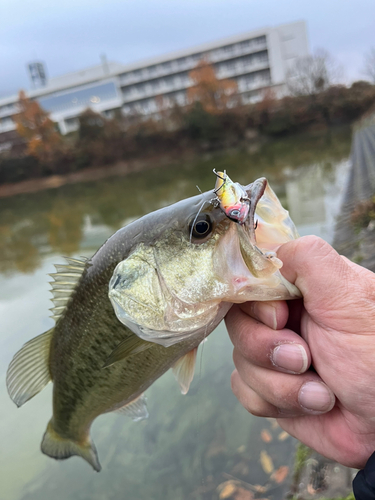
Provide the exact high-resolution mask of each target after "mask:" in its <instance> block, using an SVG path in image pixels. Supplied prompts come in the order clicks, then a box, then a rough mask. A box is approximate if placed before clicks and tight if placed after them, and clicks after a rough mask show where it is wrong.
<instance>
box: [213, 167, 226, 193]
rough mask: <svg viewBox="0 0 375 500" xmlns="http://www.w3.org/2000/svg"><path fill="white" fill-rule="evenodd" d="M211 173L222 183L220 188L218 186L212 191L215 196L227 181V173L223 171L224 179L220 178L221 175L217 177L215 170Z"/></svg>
mask: <svg viewBox="0 0 375 500" xmlns="http://www.w3.org/2000/svg"><path fill="white" fill-rule="evenodd" d="M212 171H213V173H214V174H215V175H216V177H218V178H219V179H221V180H222V181H223V183H222V184H221V186H219V187H218V188H216V189H214V193H215V194H217V192H218V191H220V189H221V188H222V187H223V186H224V184H225V183H226V181H227V178H228V177H227V171H226V170H224V175H225V177H221V175H219V174H218V173H217V172H216V170H215V169H213V170H212Z"/></svg>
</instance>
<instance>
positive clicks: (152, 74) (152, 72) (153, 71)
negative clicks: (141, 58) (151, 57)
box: [148, 66, 156, 77]
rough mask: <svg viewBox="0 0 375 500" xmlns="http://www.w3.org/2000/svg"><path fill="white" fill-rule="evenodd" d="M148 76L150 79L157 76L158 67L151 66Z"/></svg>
mask: <svg viewBox="0 0 375 500" xmlns="http://www.w3.org/2000/svg"><path fill="white" fill-rule="evenodd" d="M148 74H149V76H150V77H153V76H155V75H156V66H150V67H149V68H148Z"/></svg>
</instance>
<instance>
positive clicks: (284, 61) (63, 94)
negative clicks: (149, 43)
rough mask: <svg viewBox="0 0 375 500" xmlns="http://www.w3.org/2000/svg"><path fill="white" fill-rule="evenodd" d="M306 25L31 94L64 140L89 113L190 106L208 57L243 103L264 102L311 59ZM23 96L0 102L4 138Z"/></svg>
mask: <svg viewBox="0 0 375 500" xmlns="http://www.w3.org/2000/svg"><path fill="white" fill-rule="evenodd" d="M308 53H309V49H308V42H307V33H306V25H305V23H304V22H303V21H298V22H294V23H289V24H283V25H279V26H275V27H269V28H263V29H259V30H255V31H251V32H248V33H243V34H241V35H236V36H233V37H230V38H225V39H222V40H218V41H215V42H210V43H206V44H204V45H199V46H197V47H193V48H189V49H185V50H181V51H178V52H174V53H171V54H167V55H164V56H160V57H154V58H151V59H148V60H144V61H140V62H136V63H132V64H127V65H122V64H118V63H115V62H108V63H107V62H106V61H103V64H101V65H98V66H94V67H91V68H88V69H85V70H82V71H78V72H74V73H69V74H66V75H63V76H60V77H57V78H51V79H49V80H47V83H46V85H45V86H43V87H41V88H38V89H34V90H30V91H28V92H26V95H27V97H29V98H30V99H36V100H38V102H39V103H40V105H41V106H42V107H43V109H45V110H46V111H48V112H49V113H50V116H51V119H52V120H53V121H55V122H57V123H58V126H59V129H60V131H61V133H62V134H66V133H68V132H70V131H73V130H76V129H77V128H78V118H77V117H78V116H79V115H80V114H81V113H82V112H83V111H84V110H85V109H87V108H88V107H90V108H91V109H93V110H94V111H96V112H98V113H102V114H104V115H105V116H107V117H111V116H113V113H114V111H115V110H117V109H120V110H121V112H122V113H123V114H124V115H125V116H126V115H135V114H137V115H152V114H156V113H157V112H158V111H159V110H160V102H162V105H163V107H168V106H173V105H174V103H177V104H179V105H181V106H183V105H185V104H186V91H187V89H188V88H189V87H190V86H191V85H192V84H193V82H192V81H191V79H190V78H189V72H190V71H191V70H192V69H193V68H194V67H195V66H196V65H197V63H198V62H199V60H201V59H202V58H203V57H204V58H205V59H206V60H208V61H209V62H210V63H211V64H213V65H214V67H215V71H216V75H217V77H218V78H219V79H223V78H230V79H233V80H236V82H237V85H238V91H239V94H240V95H241V97H242V101H243V102H244V103H248V102H254V101H256V100H258V99H260V98H261V97H262V93H263V91H264V89H265V88H269V87H271V88H273V89H275V90H276V91H277V92H279V93H280V92H281V93H282V92H283V91H284V90H285V81H286V73H287V70H288V68H289V67H290V65H291V64H293V62H294V61H295V59H296V58H298V57H303V56H306V55H308ZM17 101H18V96H17V95H13V96H10V97H8V98H2V99H0V151H1V135H2V134H4V133H5V132H9V131H12V130H15V124H14V121H13V119H12V115H14V114H15V113H16V112H17Z"/></svg>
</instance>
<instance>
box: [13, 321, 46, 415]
mask: <svg viewBox="0 0 375 500" xmlns="http://www.w3.org/2000/svg"><path fill="white" fill-rule="evenodd" d="M53 330H54V329H53V328H51V330H48V331H47V332H45V333H42V335H38V337H35V338H33V339H32V340H30V341H29V342H27V343H26V344H25V345H24V346H23V347H21V349H20V350H19V351H18V352H17V353H16V354H15V356H14V358H13V359H12V361H11V362H10V365H9V368H8V371H7V388H8V392H9V396H10V397H11V398H12V400H13V401H14V402H15V403H16V405H17V406H18V407H19V406H22V405H23V404H24V403H26V401H28V400H29V399H31V398H32V397H33V396H35V395H36V394H38V392H40V391H41V390H42V389H43V388H44V387H45V386H46V385H47V384H48V382H50V381H51V374H50V371H49V365H48V361H49V351H50V344H51V338H52V334H53Z"/></svg>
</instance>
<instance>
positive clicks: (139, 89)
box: [135, 84, 145, 94]
mask: <svg viewBox="0 0 375 500" xmlns="http://www.w3.org/2000/svg"><path fill="white" fill-rule="evenodd" d="M135 88H136V91H137V92H138V94H144V92H145V87H144V85H142V84H141V85H136V86H135Z"/></svg>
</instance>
